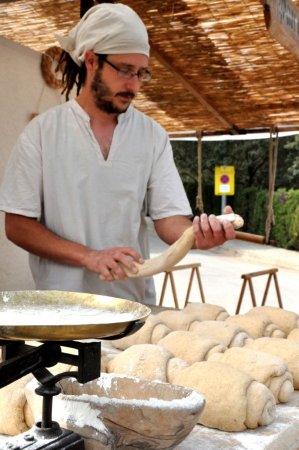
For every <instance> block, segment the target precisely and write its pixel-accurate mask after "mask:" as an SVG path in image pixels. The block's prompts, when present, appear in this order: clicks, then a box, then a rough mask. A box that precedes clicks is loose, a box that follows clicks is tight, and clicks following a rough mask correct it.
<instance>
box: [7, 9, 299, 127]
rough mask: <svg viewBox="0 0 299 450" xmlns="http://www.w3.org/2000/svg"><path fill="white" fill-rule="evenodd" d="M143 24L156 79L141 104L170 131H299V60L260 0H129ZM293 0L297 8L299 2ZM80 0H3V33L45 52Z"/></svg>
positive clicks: (65, 28)
mask: <svg viewBox="0 0 299 450" xmlns="http://www.w3.org/2000/svg"><path fill="white" fill-rule="evenodd" d="M121 3H125V4H127V5H129V6H131V7H132V8H133V9H135V11H136V12H137V13H138V14H139V15H140V16H141V18H142V19H143V21H144V22H145V24H146V26H147V28H148V30H149V35H150V41H151V54H152V56H151V60H150V69H151V71H152V72H153V74H154V77H153V79H152V81H151V82H150V83H149V84H148V85H145V86H144V87H143V88H142V93H141V94H140V95H139V97H138V99H137V100H136V106H137V107H138V108H139V109H140V110H142V111H144V112H145V113H147V114H148V115H150V116H151V117H153V118H154V119H156V120H157V121H158V122H160V123H161V124H162V125H163V126H164V127H165V128H166V130H167V131H169V132H172V131H187V130H203V131H205V132H213V131H222V132H227V131H228V130H234V131H235V132H236V131H238V130H246V129H256V128H269V127H273V126H275V127H281V128H284V127H286V129H287V128H288V127H293V128H296V129H299V77H298V69H299V60H298V59H296V58H295V56H293V55H292V54H291V53H290V52H289V51H288V50H286V49H285V48H284V47H282V46H281V45H280V44H279V43H278V42H276V41H275V40H274V39H273V38H272V37H271V36H270V34H269V32H268V31H267V29H266V26H265V21H264V15H263V6H262V4H261V2H260V1H259V0H163V1H161V0H150V1H146V0H124V1H122V2H121ZM294 4H295V5H296V6H299V0H295V1H294ZM79 17H80V0H56V1H51V0H15V1H12V0H10V1H8V0H7V1H6V2H5V0H4V2H3V0H1V4H0V24H1V35H2V36H3V37H5V38H7V39H10V40H13V41H15V42H18V43H20V44H22V45H25V46H28V47H30V48H32V49H34V50H36V51H39V52H43V51H45V50H46V49H47V48H49V47H50V46H53V45H58V43H57V42H56V40H55V37H54V33H55V32H60V33H66V32H67V31H68V30H69V28H70V27H72V26H73V25H74V24H75V23H76V22H77V21H78V19H79Z"/></svg>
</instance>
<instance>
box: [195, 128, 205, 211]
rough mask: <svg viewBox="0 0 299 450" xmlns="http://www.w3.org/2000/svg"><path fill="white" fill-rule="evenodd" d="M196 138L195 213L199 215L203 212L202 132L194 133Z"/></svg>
mask: <svg viewBox="0 0 299 450" xmlns="http://www.w3.org/2000/svg"><path fill="white" fill-rule="evenodd" d="M196 137H197V197H196V209H197V213H198V214H201V213H203V211H204V205H203V199H202V131H197V132H196Z"/></svg>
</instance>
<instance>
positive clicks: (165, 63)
mask: <svg viewBox="0 0 299 450" xmlns="http://www.w3.org/2000/svg"><path fill="white" fill-rule="evenodd" d="M150 47H151V55H152V56H154V57H155V58H156V59H157V60H158V61H159V62H160V63H161V64H162V65H163V66H164V67H166V69H168V70H169V71H170V72H171V73H172V74H173V75H174V76H175V78H176V79H177V80H178V81H179V82H180V83H181V84H182V85H183V86H184V88H186V89H187V90H188V91H189V92H190V93H191V94H192V95H193V97H194V98H196V100H197V101H199V103H200V104H201V105H202V106H203V107H204V108H205V109H206V110H208V111H209V112H210V113H211V114H212V115H213V116H214V117H215V118H216V119H217V120H218V121H219V122H220V123H221V124H222V125H224V126H225V127H226V128H227V129H229V130H232V133H233V134H238V131H237V128H236V127H235V126H234V125H233V124H232V123H230V122H228V121H227V120H226V118H225V117H224V116H223V115H222V114H220V113H219V112H218V111H217V110H216V109H215V108H214V107H213V106H212V105H211V103H210V102H208V100H207V99H206V98H205V97H204V96H203V95H202V94H201V93H200V92H198V89H197V88H195V87H194V86H193V85H192V84H191V83H190V81H188V80H187V79H186V78H185V77H184V76H183V75H182V74H181V73H180V72H179V71H178V70H177V69H176V68H175V67H174V66H173V65H172V64H171V62H170V61H169V60H168V59H167V57H166V56H165V55H162V53H161V51H160V50H158V49H157V48H156V46H155V44H154V43H153V42H152V41H151V40H150Z"/></svg>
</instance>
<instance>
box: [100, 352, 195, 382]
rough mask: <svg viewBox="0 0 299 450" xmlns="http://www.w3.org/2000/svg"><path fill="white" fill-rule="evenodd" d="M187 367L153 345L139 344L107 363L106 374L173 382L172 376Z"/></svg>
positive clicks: (184, 363)
mask: <svg viewBox="0 0 299 450" xmlns="http://www.w3.org/2000/svg"><path fill="white" fill-rule="evenodd" d="M187 366H188V363H187V362H186V361H183V360H182V359H179V358H175V357H174V356H173V354H172V353H171V352H169V351H168V350H166V349H165V348H163V347H160V346H158V345H153V344H139V345H133V346H132V347H130V348H128V349H127V350H124V351H123V352H121V353H120V354H119V355H117V356H116V357H115V358H114V359H112V360H111V361H110V362H109V363H108V372H110V373H111V372H112V373H118V374H126V375H129V376H134V377H138V378H141V379H143V380H148V381H164V382H169V383H172V382H173V378H174V375H175V374H176V373H177V372H179V371H181V370H182V369H185V368H186V367H187Z"/></svg>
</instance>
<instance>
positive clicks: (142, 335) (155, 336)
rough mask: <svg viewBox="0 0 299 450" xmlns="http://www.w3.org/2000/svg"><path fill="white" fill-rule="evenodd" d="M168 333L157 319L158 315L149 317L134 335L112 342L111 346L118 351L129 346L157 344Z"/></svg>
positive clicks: (166, 328)
mask: <svg viewBox="0 0 299 450" xmlns="http://www.w3.org/2000/svg"><path fill="white" fill-rule="evenodd" d="M170 331H171V330H170V328H168V327H167V326H166V325H165V324H164V323H163V322H162V321H161V320H160V319H159V317H158V315H156V316H153V315H150V316H149V317H148V318H147V320H146V322H145V324H144V325H143V327H142V328H140V330H138V331H137V332H136V333H134V334H131V335H130V336H126V337H124V338H122V339H116V340H114V341H113V340H112V341H111V344H112V345H113V346H114V347H115V348H118V349H120V350H125V349H127V348H129V347H130V346H131V345H137V344H157V342H158V341H160V339H162V338H163V337H164V336H166V335H167V334H168V333H170Z"/></svg>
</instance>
